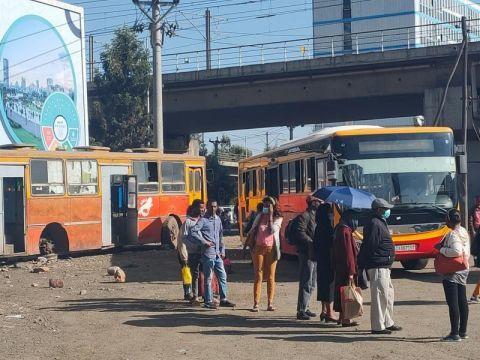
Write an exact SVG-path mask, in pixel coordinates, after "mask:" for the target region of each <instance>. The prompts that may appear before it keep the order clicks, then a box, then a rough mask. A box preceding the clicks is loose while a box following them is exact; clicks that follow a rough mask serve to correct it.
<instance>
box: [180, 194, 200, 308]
mask: <svg viewBox="0 0 480 360" xmlns="http://www.w3.org/2000/svg"><path fill="white" fill-rule="evenodd" d="M189 210H190V211H189V212H188V213H187V218H186V220H185V222H184V223H183V225H182V228H180V235H181V236H182V237H183V242H184V244H185V246H186V248H187V252H188V267H189V268H190V271H191V272H192V286H191V297H190V303H191V304H192V305H195V306H199V305H200V302H199V300H198V293H199V292H198V280H199V278H200V262H201V258H202V247H201V245H199V244H198V242H197V241H196V239H195V238H194V237H193V236H192V229H193V227H194V226H195V225H196V224H197V223H198V220H199V219H200V217H201V216H202V215H203V214H204V213H205V203H204V202H203V200H200V199H196V200H193V202H192V205H191V206H190V207H189Z"/></svg>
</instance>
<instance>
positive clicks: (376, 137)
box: [239, 126, 458, 269]
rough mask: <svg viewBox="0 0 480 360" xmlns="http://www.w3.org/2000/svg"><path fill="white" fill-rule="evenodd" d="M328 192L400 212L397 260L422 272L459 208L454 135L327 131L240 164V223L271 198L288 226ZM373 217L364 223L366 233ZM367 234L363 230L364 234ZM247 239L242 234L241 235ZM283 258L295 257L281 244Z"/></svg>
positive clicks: (395, 227)
mask: <svg viewBox="0 0 480 360" xmlns="http://www.w3.org/2000/svg"><path fill="white" fill-rule="evenodd" d="M326 185H347V186H352V187H354V188H358V189H362V190H365V191H368V192H370V193H372V194H374V195H375V196H377V197H381V198H384V199H386V200H387V201H389V202H391V203H392V204H394V208H393V209H392V215H391V216H390V218H389V219H388V223H389V225H390V230H391V232H392V235H393V240H394V242H395V246H396V253H397V260H399V261H401V262H402V264H403V266H404V268H406V269H421V268H423V267H425V266H426V264H427V260H428V258H430V257H433V254H434V253H433V246H434V244H436V243H437V242H438V241H440V239H442V237H443V236H444V235H445V234H446V232H447V231H448V230H447V228H446V226H445V221H444V219H445V214H446V212H447V211H448V209H451V208H454V207H457V206H458V194H457V181H456V162H455V154H454V139H453V132H452V130H451V129H449V128H443V127H400V128H381V127H375V126H347V127H345V126H344V127H336V128H326V129H323V130H321V131H319V132H316V133H314V134H312V135H310V136H308V137H306V138H304V139H300V140H295V141H292V142H289V143H287V144H285V145H283V146H281V147H279V148H277V149H274V150H272V151H269V152H266V153H263V154H261V155H258V156H254V157H251V158H248V159H245V160H243V161H241V162H240V164H239V218H240V219H239V223H240V225H241V226H242V225H244V224H245V221H246V218H247V216H248V214H249V213H250V212H251V211H252V210H255V207H256V205H257V204H258V202H260V201H261V199H262V197H263V196H265V195H271V196H275V197H277V198H278V199H279V200H280V206H281V209H282V211H283V213H284V216H285V220H284V222H283V223H284V226H285V225H286V224H287V223H288V220H289V219H291V218H293V217H294V216H296V215H297V214H298V213H300V212H302V211H303V210H304V209H305V207H306V204H305V197H306V196H307V195H308V194H309V193H311V192H312V191H314V190H315V189H317V188H321V187H323V186H326ZM337 219H338V214H337ZM365 220H366V215H362V216H361V218H360V225H362V223H364V221H365ZM359 230H360V233H361V227H360V229H359ZM241 233H242V231H241ZM281 245H282V251H283V252H284V253H290V254H295V252H296V250H295V248H293V247H292V246H290V245H289V244H288V243H287V242H286V241H285V239H284V236H283V239H282V243H281Z"/></svg>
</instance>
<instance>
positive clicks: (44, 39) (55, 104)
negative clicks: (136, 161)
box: [0, 0, 88, 150]
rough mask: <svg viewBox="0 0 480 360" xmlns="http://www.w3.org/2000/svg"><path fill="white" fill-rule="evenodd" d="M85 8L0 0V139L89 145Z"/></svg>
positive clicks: (43, 145)
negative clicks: (84, 40)
mask: <svg viewBox="0 0 480 360" xmlns="http://www.w3.org/2000/svg"><path fill="white" fill-rule="evenodd" d="M83 29H84V24H83V10H82V9H81V8H78V7H74V6H71V5H69V4H65V3H61V2H58V1H52V0H15V1H11V0H0V144H18V143H23V144H33V145H35V146H36V147H37V149H40V150H56V149H59V148H60V149H65V150H71V149H72V148H74V147H76V146H84V145H88V118H87V116H88V113H87V98H86V96H87V93H86V79H85V61H84V59H85V54H84V43H83V37H84V33H83Z"/></svg>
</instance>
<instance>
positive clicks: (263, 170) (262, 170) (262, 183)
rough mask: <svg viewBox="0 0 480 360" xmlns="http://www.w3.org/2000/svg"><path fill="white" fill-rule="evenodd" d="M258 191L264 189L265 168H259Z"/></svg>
mask: <svg viewBox="0 0 480 360" xmlns="http://www.w3.org/2000/svg"><path fill="white" fill-rule="evenodd" d="M258 187H259V189H260V192H263V191H264V190H265V169H260V182H259V184H258Z"/></svg>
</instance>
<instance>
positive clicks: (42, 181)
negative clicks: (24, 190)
mask: <svg viewBox="0 0 480 360" xmlns="http://www.w3.org/2000/svg"><path fill="white" fill-rule="evenodd" d="M30 177H31V183H32V194H34V195H63V194H64V193H65V184H64V182H63V161H62V160H32V162H31V176H30Z"/></svg>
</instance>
